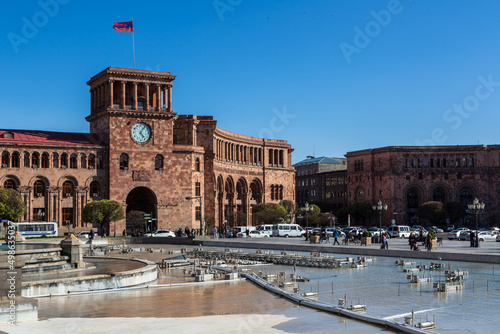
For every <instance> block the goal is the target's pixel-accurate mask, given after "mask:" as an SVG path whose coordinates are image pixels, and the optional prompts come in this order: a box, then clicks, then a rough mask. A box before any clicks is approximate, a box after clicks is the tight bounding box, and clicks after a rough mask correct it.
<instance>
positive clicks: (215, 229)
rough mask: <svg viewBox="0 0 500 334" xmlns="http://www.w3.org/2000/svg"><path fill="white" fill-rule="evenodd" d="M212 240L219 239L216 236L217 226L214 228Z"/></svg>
mask: <svg viewBox="0 0 500 334" xmlns="http://www.w3.org/2000/svg"><path fill="white" fill-rule="evenodd" d="M214 239H219V236H218V235H217V226H214Z"/></svg>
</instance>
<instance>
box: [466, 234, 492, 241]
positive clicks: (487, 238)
mask: <svg viewBox="0 0 500 334" xmlns="http://www.w3.org/2000/svg"><path fill="white" fill-rule="evenodd" d="M478 239H479V241H496V240H497V236H496V235H495V234H493V233H491V232H479V235H478ZM467 240H470V233H469V235H468V237H467Z"/></svg>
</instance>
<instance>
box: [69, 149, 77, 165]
mask: <svg viewBox="0 0 500 334" xmlns="http://www.w3.org/2000/svg"><path fill="white" fill-rule="evenodd" d="M76 160H77V156H76V154H75V153H72V154H71V155H70V157H69V168H77V161H76Z"/></svg>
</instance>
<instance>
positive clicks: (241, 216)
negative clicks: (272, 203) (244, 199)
mask: <svg viewBox="0 0 500 334" xmlns="http://www.w3.org/2000/svg"><path fill="white" fill-rule="evenodd" d="M236 225H238V226H246V225H247V214H246V213H244V212H242V211H236Z"/></svg>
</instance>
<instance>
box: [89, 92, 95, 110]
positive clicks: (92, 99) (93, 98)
mask: <svg viewBox="0 0 500 334" xmlns="http://www.w3.org/2000/svg"><path fill="white" fill-rule="evenodd" d="M95 110H96V91H95V88H94V89H91V90H90V113H93V112H94V111H95Z"/></svg>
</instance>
